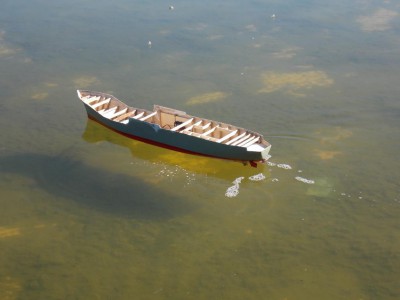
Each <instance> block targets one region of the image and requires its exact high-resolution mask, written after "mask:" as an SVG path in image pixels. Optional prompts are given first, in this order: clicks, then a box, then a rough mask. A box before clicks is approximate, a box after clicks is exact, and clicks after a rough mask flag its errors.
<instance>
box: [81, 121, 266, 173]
mask: <svg viewBox="0 0 400 300" xmlns="http://www.w3.org/2000/svg"><path fill="white" fill-rule="evenodd" d="M82 138H83V140H85V141H86V142H88V143H98V142H109V143H112V144H114V145H118V146H121V147H124V148H128V149H129V151H130V152H131V154H132V157H134V158H137V159H141V160H145V161H149V162H151V163H161V164H167V165H171V166H179V167H181V168H183V169H185V170H187V171H190V172H193V173H197V174H204V175H207V176H212V177H218V178H221V179H225V180H228V181H232V180H234V179H235V178H237V177H240V176H244V177H248V176H252V175H254V174H257V173H261V172H265V171H266V170H267V168H266V167H265V164H257V168H253V167H250V165H246V166H244V165H243V163H241V162H237V161H231V160H224V159H218V158H210V157H205V156H201V155H194V154H186V153H182V152H177V151H173V150H169V149H165V148H162V147H157V146H154V145H150V144H146V143H144V142H140V141H137V140H133V139H130V138H127V137H125V136H123V135H120V134H118V133H116V132H114V131H112V130H110V129H108V128H106V127H104V126H103V125H101V124H99V123H97V122H95V121H93V120H91V119H89V118H88V119H87V123H86V129H85V131H84V133H83V134H82Z"/></svg>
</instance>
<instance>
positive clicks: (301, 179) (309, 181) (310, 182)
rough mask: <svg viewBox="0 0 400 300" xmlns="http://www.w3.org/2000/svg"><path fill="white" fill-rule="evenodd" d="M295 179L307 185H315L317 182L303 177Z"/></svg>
mask: <svg viewBox="0 0 400 300" xmlns="http://www.w3.org/2000/svg"><path fill="white" fill-rule="evenodd" d="M295 179H296V180H298V181H301V182H304V183H307V184H314V183H315V181H314V180H312V179H306V178H303V177H300V176H297V177H295Z"/></svg>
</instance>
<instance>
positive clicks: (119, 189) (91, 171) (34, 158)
mask: <svg viewBox="0 0 400 300" xmlns="http://www.w3.org/2000/svg"><path fill="white" fill-rule="evenodd" d="M0 170H1V171H2V172H9V173H17V174H19V175H22V176H25V177H28V178H31V179H33V180H34V181H35V183H36V184H37V186H39V187H40V188H41V189H43V190H45V191H47V192H48V193H49V194H52V195H55V196H57V197H62V198H65V199H72V200H73V201H75V202H77V203H79V204H81V205H85V206H87V207H90V208H93V209H96V210H99V211H101V212H104V213H107V214H113V215H119V216H124V217H130V218H138V219H170V218H174V217H177V216H179V215H183V214H187V213H189V212H190V211H192V210H193V209H194V207H193V204H191V203H189V202H188V201H187V199H186V200H184V199H182V198H180V197H179V195H172V194H168V193H166V192H164V191H161V190H158V189H157V188H156V187H154V186H153V185H150V184H148V183H146V182H143V181H142V180H140V179H139V178H136V177H133V176H128V175H124V174H116V173H113V172H107V171H105V170H102V169H98V168H94V167H91V166H88V165H86V164H84V163H82V162H80V161H76V160H74V159H71V158H68V157H65V156H48V155H41V154H18V155H11V156H3V157H1V158H0Z"/></svg>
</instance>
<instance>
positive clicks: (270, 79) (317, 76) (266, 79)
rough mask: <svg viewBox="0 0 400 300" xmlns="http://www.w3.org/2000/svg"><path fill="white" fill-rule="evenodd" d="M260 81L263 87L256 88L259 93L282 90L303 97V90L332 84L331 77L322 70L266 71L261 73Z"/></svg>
mask: <svg viewBox="0 0 400 300" xmlns="http://www.w3.org/2000/svg"><path fill="white" fill-rule="evenodd" d="M261 81H262V83H263V87H262V88H261V89H260V90H258V93H260V94H261V93H272V92H277V91H284V92H286V93H288V94H291V95H293V96H297V97H305V96H306V95H305V94H304V91H305V90H309V89H312V88H314V87H328V86H330V85H332V84H333V79H331V78H330V77H329V76H328V75H327V74H326V73H325V72H323V71H306V72H289V73H275V72H267V73H264V74H262V75H261Z"/></svg>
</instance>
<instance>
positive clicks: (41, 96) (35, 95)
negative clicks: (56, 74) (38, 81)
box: [31, 92, 49, 100]
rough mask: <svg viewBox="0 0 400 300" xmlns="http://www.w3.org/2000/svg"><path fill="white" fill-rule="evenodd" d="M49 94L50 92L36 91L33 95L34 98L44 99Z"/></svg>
mask: <svg viewBox="0 0 400 300" xmlns="http://www.w3.org/2000/svg"><path fill="white" fill-rule="evenodd" d="M48 96H49V93H46V92H41V93H36V94H33V95H32V97H31V98H32V99H34V100H44V99H46V98H47V97H48Z"/></svg>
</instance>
